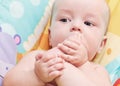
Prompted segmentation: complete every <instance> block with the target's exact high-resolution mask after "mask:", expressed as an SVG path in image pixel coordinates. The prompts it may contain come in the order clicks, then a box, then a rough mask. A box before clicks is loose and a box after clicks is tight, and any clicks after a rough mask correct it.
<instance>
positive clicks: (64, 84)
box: [56, 62, 112, 86]
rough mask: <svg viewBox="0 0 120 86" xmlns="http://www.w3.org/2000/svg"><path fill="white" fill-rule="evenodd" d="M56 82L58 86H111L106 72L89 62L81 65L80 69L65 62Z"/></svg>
mask: <svg viewBox="0 0 120 86" xmlns="http://www.w3.org/2000/svg"><path fill="white" fill-rule="evenodd" d="M56 82H57V84H58V86H74V85H75V86H112V84H111V82H110V78H109V76H108V73H107V72H106V70H105V69H104V68H103V67H101V66H100V65H96V64H93V63H90V62H86V63H84V64H83V65H81V67H80V69H78V68H76V67H75V66H73V65H71V64H70V63H67V62H66V63H65V68H64V69H63V74H62V75H61V76H60V77H58V78H57V79H56Z"/></svg>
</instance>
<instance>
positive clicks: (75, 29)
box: [71, 27, 81, 32]
mask: <svg viewBox="0 0 120 86" xmlns="http://www.w3.org/2000/svg"><path fill="white" fill-rule="evenodd" d="M72 31H79V32H81V29H80V28H78V27H72V28H71V32H72Z"/></svg>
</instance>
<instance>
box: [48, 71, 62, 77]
mask: <svg viewBox="0 0 120 86" xmlns="http://www.w3.org/2000/svg"><path fill="white" fill-rule="evenodd" d="M60 75H62V71H57V70H56V71H53V72H51V73H49V77H50V78H52V79H55V78H57V77H59V76H60Z"/></svg>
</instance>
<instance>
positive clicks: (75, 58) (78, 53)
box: [57, 34, 88, 67]
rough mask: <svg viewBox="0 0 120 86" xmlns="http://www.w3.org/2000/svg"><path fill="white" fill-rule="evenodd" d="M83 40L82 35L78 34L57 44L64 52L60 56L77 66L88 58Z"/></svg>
mask: <svg viewBox="0 0 120 86" xmlns="http://www.w3.org/2000/svg"><path fill="white" fill-rule="evenodd" d="M81 40H82V38H81V36H80V35H78V34H76V35H73V36H70V37H69V38H68V39H66V40H65V41H63V42H62V43H60V44H58V46H57V47H58V49H60V50H61V51H62V52H63V53H64V54H60V57H62V58H63V59H64V60H65V61H67V62H70V63H71V64H73V65H75V66H77V67H78V66H80V65H82V64H83V63H85V62H86V61H87V60H88V54H87V49H86V47H85V45H84V44H83V43H82V42H81Z"/></svg>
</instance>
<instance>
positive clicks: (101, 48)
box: [97, 36, 107, 53]
mask: <svg viewBox="0 0 120 86" xmlns="http://www.w3.org/2000/svg"><path fill="white" fill-rule="evenodd" d="M106 42H107V36H104V38H103V40H102V42H101V44H100V47H99V49H98V51H97V53H101V51H102V50H103V48H104V47H105V45H106Z"/></svg>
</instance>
